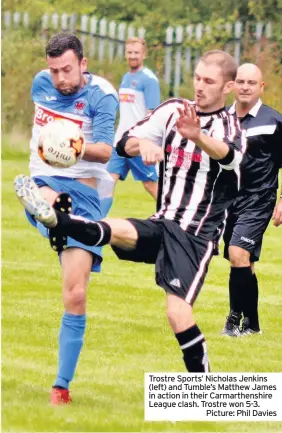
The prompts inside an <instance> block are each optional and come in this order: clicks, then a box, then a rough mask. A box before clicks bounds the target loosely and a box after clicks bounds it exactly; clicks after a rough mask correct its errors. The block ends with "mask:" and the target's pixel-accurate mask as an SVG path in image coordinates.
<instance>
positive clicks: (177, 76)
mask: <svg viewBox="0 0 282 433" xmlns="http://www.w3.org/2000/svg"><path fill="white" fill-rule="evenodd" d="M175 42H176V43H177V44H179V45H178V46H177V48H176V52H175V64H174V86H173V88H174V92H173V93H174V95H175V96H178V95H179V87H180V82H181V65H182V61H181V44H182V42H183V27H182V26H178V27H176V30H175Z"/></svg>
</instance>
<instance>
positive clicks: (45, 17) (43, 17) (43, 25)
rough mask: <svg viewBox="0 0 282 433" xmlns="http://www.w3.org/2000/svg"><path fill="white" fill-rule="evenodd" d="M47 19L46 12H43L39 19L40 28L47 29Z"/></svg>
mask: <svg viewBox="0 0 282 433" xmlns="http://www.w3.org/2000/svg"><path fill="white" fill-rule="evenodd" d="M48 21H49V15H48V14H44V15H43V16H42V19H41V28H42V30H47V29H48Z"/></svg>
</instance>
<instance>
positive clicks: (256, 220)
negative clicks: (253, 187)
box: [223, 190, 276, 262]
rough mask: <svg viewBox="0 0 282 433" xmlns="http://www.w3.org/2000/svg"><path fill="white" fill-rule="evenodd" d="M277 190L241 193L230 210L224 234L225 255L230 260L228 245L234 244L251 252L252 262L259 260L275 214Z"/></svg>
mask: <svg viewBox="0 0 282 433" xmlns="http://www.w3.org/2000/svg"><path fill="white" fill-rule="evenodd" d="M275 203H276V192H275V191H268V190H266V191H262V192H260V193H256V194H248V195H247V194H246V195H244V196H241V195H239V196H238V197H237V198H236V199H235V200H234V202H233V203H232V206H231V208H230V210H229V214H228V218H227V222H226V228H225V232H224V235H223V239H224V244H225V245H224V257H225V258H226V259H228V260H229V254H228V247H229V245H234V246H237V247H241V248H243V249H244V250H247V251H249V252H250V254H251V256H250V259H251V262H256V261H258V260H259V256H260V253H261V246H262V238H263V234H264V232H265V230H266V229H267V226H268V224H269V221H270V219H271V217H272V214H273V209H274V207H275Z"/></svg>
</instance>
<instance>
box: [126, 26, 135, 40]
mask: <svg viewBox="0 0 282 433" xmlns="http://www.w3.org/2000/svg"><path fill="white" fill-rule="evenodd" d="M134 35H135V29H134V27H133V26H128V27H127V38H133V37H134Z"/></svg>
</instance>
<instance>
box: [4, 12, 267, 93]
mask: <svg viewBox="0 0 282 433" xmlns="http://www.w3.org/2000/svg"><path fill="white" fill-rule="evenodd" d="M2 21H3V27H2V28H3V29H4V31H9V30H10V29H13V28H20V27H24V28H29V27H31V26H32V20H31V19H30V16H29V14H28V13H27V12H23V13H21V12H13V13H12V12H9V11H6V12H4V13H3V15H2ZM37 30H38V32H39V33H41V36H42V37H46V38H47V37H48V35H49V34H50V33H54V32H56V31H71V32H79V33H80V38H81V39H82V42H83V44H84V51H85V55H87V56H88V57H96V58H97V59H98V60H99V61H104V60H108V61H109V62H112V61H113V60H114V59H115V58H123V56H124V42H125V40H126V39H127V38H129V37H132V36H139V37H142V38H143V37H144V38H146V29H145V28H144V27H140V28H135V27H134V26H132V25H130V24H129V25H127V24H126V23H124V22H121V23H116V22H115V21H110V22H108V21H107V20H106V19H105V18H102V19H100V20H99V19H98V18H97V17H95V16H88V15H80V16H79V15H75V14H71V15H68V14H66V13H63V14H61V15H59V14H57V13H53V14H51V15H48V14H44V15H43V16H42V17H41V19H40V21H39V22H37ZM213 31H214V29H212V27H211V26H210V25H204V24H202V23H199V24H196V25H192V24H188V25H187V26H178V27H168V28H167V29H166V32H165V38H164V40H163V41H162V46H161V48H160V47H159V49H161V50H162V56H163V57H164V70H163V71H162V74H163V78H164V81H165V83H166V84H167V85H168V86H170V88H171V89H172V92H171V93H173V94H174V95H177V94H178V89H179V86H180V84H181V82H182V80H183V75H184V74H185V73H191V71H192V69H193V67H194V63H195V62H196V61H197V59H198V58H199V56H200V55H201V52H200V50H199V49H197V48H194V46H195V43H194V42H196V43H197V42H198V45H199V44H200V42H201V40H202V39H203V38H205V37H207V36H212V32H213ZM217 31H219V32H220V31H222V33H224V35H225V42H226V43H225V47H224V49H225V50H226V51H228V52H229V53H230V54H232V55H233V56H234V57H235V59H236V61H237V63H238V64H239V63H240V58H241V53H242V40H243V37H244V34H245V33H246V31H248V34H249V36H250V41H249V42H250V44H255V45H256V49H257V52H259V51H260V44H261V42H262V40H263V39H270V38H271V36H272V27H271V23H261V22H257V23H252V24H250V23H242V22H240V21H237V22H235V23H234V24H231V23H225V24H224V25H223V26H222V27H221V28H220V29H217ZM196 45H197V44H196Z"/></svg>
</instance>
